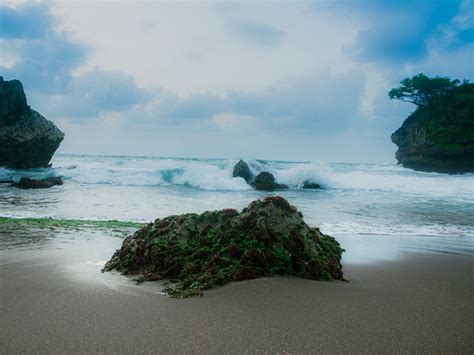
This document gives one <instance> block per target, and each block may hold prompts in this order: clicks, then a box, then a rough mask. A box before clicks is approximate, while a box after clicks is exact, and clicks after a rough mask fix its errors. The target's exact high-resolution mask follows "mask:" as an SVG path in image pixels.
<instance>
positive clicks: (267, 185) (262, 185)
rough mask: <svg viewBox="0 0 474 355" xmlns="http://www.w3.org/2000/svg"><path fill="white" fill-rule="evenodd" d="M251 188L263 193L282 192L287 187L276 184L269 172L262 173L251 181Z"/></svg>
mask: <svg viewBox="0 0 474 355" xmlns="http://www.w3.org/2000/svg"><path fill="white" fill-rule="evenodd" d="M252 186H253V187H254V188H255V189H256V190H264V191H273V190H282V189H287V188H288V186H286V185H283V184H278V183H277V182H276V181H275V177H274V176H273V175H272V174H271V173H269V172H266V171H264V172H262V173H260V174H258V175H257V176H256V177H255V179H254V180H253V181H252Z"/></svg>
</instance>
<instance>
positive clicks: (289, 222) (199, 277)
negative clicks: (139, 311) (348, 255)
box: [103, 196, 343, 298]
mask: <svg viewBox="0 0 474 355" xmlns="http://www.w3.org/2000/svg"><path fill="white" fill-rule="evenodd" d="M342 252H343V249H342V248H341V247H340V245H339V243H338V242H337V241H336V240H335V239H334V238H332V237H330V236H328V235H324V234H323V233H321V232H320V231H319V229H318V228H312V227H310V226H308V225H307V224H306V223H305V222H304V221H303V215H302V214H301V213H300V212H298V211H297V209H296V208H295V207H293V206H291V205H290V204H289V203H288V201H287V200H285V199H284V198H283V197H280V196H269V197H266V198H265V199H264V200H257V201H254V202H252V203H251V204H250V205H249V206H248V207H247V208H244V210H243V211H242V212H241V213H239V212H237V211H236V210H234V209H224V210H221V211H212V212H210V211H207V212H204V213H202V214H193V213H190V214H184V215H177V216H169V217H166V218H163V219H157V220H156V221H155V222H153V223H149V224H148V225H146V226H144V227H143V228H141V229H139V230H138V231H137V232H135V234H133V235H131V236H129V237H127V238H126V239H125V240H124V242H123V245H122V248H121V249H119V250H117V251H116V252H115V254H114V255H113V256H112V259H111V260H109V261H108V262H107V264H106V265H105V267H104V269H103V271H111V270H114V269H115V270H117V271H119V272H121V273H123V274H128V275H143V276H142V278H143V279H144V280H158V279H171V280H177V283H176V286H175V287H174V288H173V289H169V290H168V291H169V292H168V293H169V295H170V296H172V297H178V298H182V297H189V296H193V295H198V294H201V293H202V291H203V290H206V289H210V288H212V287H216V286H219V285H223V284H226V283H228V282H231V281H240V280H247V279H253V278H257V277H261V276H272V275H291V276H299V277H303V278H308V279H313V280H331V279H336V280H341V279H343V273H342V266H341V254H342Z"/></svg>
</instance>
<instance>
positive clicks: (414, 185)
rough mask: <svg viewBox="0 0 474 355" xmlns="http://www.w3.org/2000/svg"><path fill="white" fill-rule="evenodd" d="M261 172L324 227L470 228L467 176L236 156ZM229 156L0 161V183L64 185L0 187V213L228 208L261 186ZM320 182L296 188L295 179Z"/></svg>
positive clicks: (139, 214) (473, 199) (369, 230)
mask: <svg viewBox="0 0 474 355" xmlns="http://www.w3.org/2000/svg"><path fill="white" fill-rule="evenodd" d="M245 160H246V162H247V163H248V165H249V167H250V169H251V171H252V173H253V174H255V175H256V174H258V173H260V172H262V171H269V172H271V173H272V174H274V176H275V177H276V180H277V181H278V182H279V183H283V184H286V185H288V186H289V189H288V190H282V191H278V193H279V194H282V195H283V196H284V197H286V198H287V199H288V200H289V201H290V202H291V203H292V204H294V205H295V206H297V207H298V208H299V209H300V210H301V211H302V212H303V214H304V216H305V219H306V221H307V222H308V223H309V224H311V225H315V226H318V225H319V226H320V227H321V229H322V230H323V231H324V232H327V233H329V234H340V235H341V234H380V235H424V236H445V235H451V236H467V237H470V236H473V235H474V175H473V174H467V175H445V174H436V173H421V172H415V171H412V170H409V169H404V168H401V167H399V166H396V165H381V164H324V163H314V162H313V163H294V162H275V161H269V162H268V161H267V162H265V161H259V160H254V159H245ZM235 163H237V160H200V159H175V158H141V157H97V156H65V155H63V156H57V157H55V159H54V161H53V166H54V168H53V169H33V170H12V169H5V168H0V181H2V180H6V181H10V180H14V181H18V180H19V179H20V178H21V177H23V176H26V177H33V178H42V177H47V176H51V175H55V176H62V177H63V178H64V179H65V180H66V183H65V184H64V186H61V187H57V188H54V189H52V190H43V191H21V190H17V189H11V188H9V187H8V186H7V184H0V216H11V217H53V218H73V219H119V220H135V221H148V220H152V219H154V218H156V217H163V216H167V215H170V214H179V213H187V212H201V211H204V210H212V209H221V208H226V207H232V208H237V209H241V208H243V207H245V206H246V205H247V204H248V203H249V202H250V201H252V200H254V199H256V198H260V197H261V196H262V193H260V192H257V191H254V190H253V189H252V188H251V187H250V186H248V185H247V184H246V183H245V181H244V180H243V179H242V178H233V177H232V171H233V167H234V165H235ZM305 181H311V182H315V183H319V184H321V185H322V186H323V187H324V188H323V189H321V190H316V191H314V190H304V189H302V188H301V187H302V184H303V182H305Z"/></svg>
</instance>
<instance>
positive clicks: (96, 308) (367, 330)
mask: <svg viewBox="0 0 474 355" xmlns="http://www.w3.org/2000/svg"><path fill="white" fill-rule="evenodd" d="M68 238H70V241H68V242H66V241H61V239H60V238H56V239H55V241H54V242H51V240H50V241H49V242H48V241H46V242H44V241H43V243H42V244H39V245H41V247H38V248H35V247H33V248H22V247H19V248H18V250H17V249H16V248H15V247H12V246H11V245H10V246H8V248H5V250H3V251H2V252H1V253H0V256H1V260H2V261H1V263H0V267H1V269H0V287H1V310H0V312H1V313H0V314H1V324H0V353H2V354H12V353H37V352H39V353H79V352H80V353H98V352H102V353H138V352H145V353H171V352H174V353H196V352H200V353H203V352H205V353H234V352H280V353H283V352H291V353H300V352H303V353H313V352H325V353H335V352H337V353H340V352H365V353H367V352H371V353H387V352H422V353H434V352H438V353H439V352H441V353H469V354H472V353H473V352H474V297H473V296H474V279H473V277H474V260H473V258H472V256H469V255H468V256H466V255H441V254H416V253H413V252H411V253H407V252H400V253H399V254H397V257H396V258H395V260H392V261H386V260H385V261H373V262H372V263H369V264H364V263H355V262H346V263H345V265H344V269H345V272H346V277H347V278H348V279H349V280H350V281H351V282H350V283H344V282H316V281H310V280H303V279H296V278H283V277H277V278H266V279H258V280H251V281H245V282H239V283H233V284H230V285H227V286H224V287H222V288H219V289H215V290H212V291H208V292H206V293H205V295H204V296H203V297H195V298H190V299H185V300H176V299H170V298H167V297H164V296H161V295H159V294H158V292H159V290H160V285H159V284H157V283H146V284H143V285H135V284H134V283H133V282H131V281H130V280H129V279H127V278H125V277H123V276H120V275H117V274H113V273H107V274H101V273H100V272H99V268H100V266H98V265H96V264H95V263H94V262H93V261H94V260H95V261H97V260H98V259H97V258H98V257H103V256H104V255H111V254H110V253H111V251H113V249H114V248H115V247H118V245H120V243H121V240H120V239H118V238H111V237H109V239H107V240H108V241H107V242H106V243H105V244H104V243H103V240H105V239H103V240H102V241H100V242H98V241H97V240H98V239H97V238H94V237H91V238H89V239H81V238H79V237H78V238H76V239H74V238H73V237H71V236H69V237H68ZM354 238H357V236H354ZM61 243H63V244H61ZM107 243H108V244H107ZM86 260H92V261H89V262H86ZM102 260H105V259H102Z"/></svg>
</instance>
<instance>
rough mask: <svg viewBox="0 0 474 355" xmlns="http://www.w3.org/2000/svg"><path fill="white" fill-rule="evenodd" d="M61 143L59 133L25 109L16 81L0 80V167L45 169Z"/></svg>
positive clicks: (22, 93)
mask: <svg viewBox="0 0 474 355" xmlns="http://www.w3.org/2000/svg"><path fill="white" fill-rule="evenodd" d="M63 139H64V133H63V132H61V131H60V130H59V129H58V128H57V127H56V126H55V125H54V124H53V123H52V122H51V121H48V120H47V119H46V118H44V117H43V116H41V115H40V114H39V113H38V112H36V111H34V110H32V109H31V108H30V107H29V106H28V104H27V101H26V96H25V93H24V91H23V86H22V85H21V82H20V81H18V80H10V81H4V80H3V77H0V166H6V167H10V168H16V169H27V168H39V167H47V166H48V164H49V162H50V160H51V158H52V156H53V154H54V152H55V151H56V149H58V147H59V144H60V143H61V142H62V140H63Z"/></svg>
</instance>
